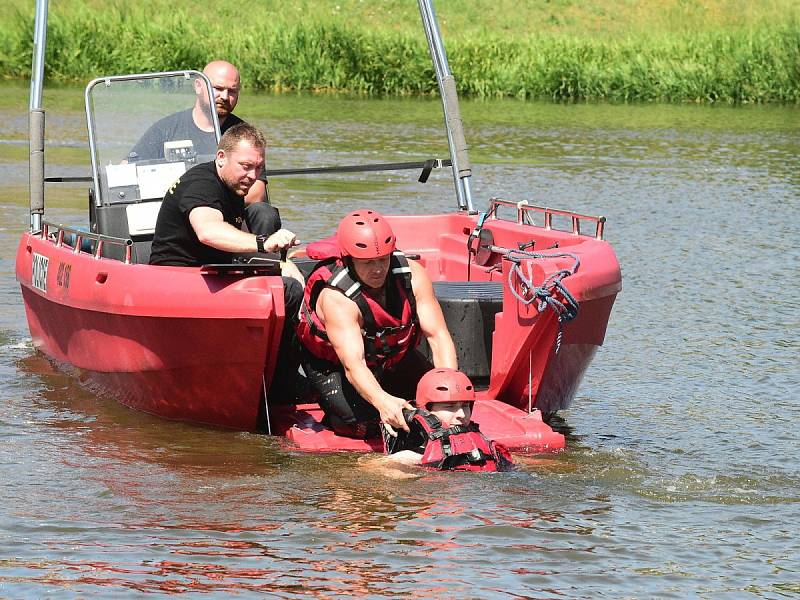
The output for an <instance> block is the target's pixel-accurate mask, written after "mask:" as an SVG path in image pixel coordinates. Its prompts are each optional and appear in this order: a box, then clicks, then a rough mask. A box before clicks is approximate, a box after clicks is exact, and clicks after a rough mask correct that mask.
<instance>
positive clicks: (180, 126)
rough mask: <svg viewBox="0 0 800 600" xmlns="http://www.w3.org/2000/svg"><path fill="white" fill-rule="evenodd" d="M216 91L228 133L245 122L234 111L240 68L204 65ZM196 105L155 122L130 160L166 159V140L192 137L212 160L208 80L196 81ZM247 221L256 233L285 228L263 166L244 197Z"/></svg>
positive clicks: (204, 157)
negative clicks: (270, 196)
mask: <svg viewBox="0 0 800 600" xmlns="http://www.w3.org/2000/svg"><path fill="white" fill-rule="evenodd" d="M203 74H204V75H205V76H206V77H208V80H209V81H210V82H211V87H212V89H213V90H214V109H215V110H216V112H217V119H218V120H219V130H220V134H221V135H225V132H226V131H228V129H230V128H231V127H233V126H234V125H238V124H239V123H244V121H242V119H240V118H239V117H237V116H236V115H235V114H233V109H235V108H236V105H237V103H238V102H239V90H240V87H241V86H240V78H239V70H238V69H237V68H236V67H235V66H234V65H232V64H231V63H229V62H227V61H224V60H215V61H212V62H210V63H208V64H207V65H206V66H205V67H204V68H203ZM194 91H195V104H194V106H193V107H192V108H189V109H186V110H184V111H181V112H178V113H175V114H172V115H168V116H166V117H164V118H163V119H160V120H159V121H157V122H156V123H154V124H153V125H152V126H150V128H149V129H148V130H147V131H146V132H145V133H144V135H143V136H142V137H141V139H140V140H139V141H138V142H137V143H136V145H135V146H134V147H133V149H132V150H131V152H130V154H129V155H128V158H129V161H130V162H136V161H140V160H161V159H163V158H164V143H165V142H170V141H176V140H191V141H192V145H193V148H194V151H195V153H196V154H197V156H198V157H200V159H201V161H202V160H210V159H211V158H212V157H213V155H214V153H215V152H216V151H217V142H216V138H215V137H214V124H213V123H212V122H211V120H210V119H209V115H210V114H211V111H210V106H209V99H208V91H207V89H206V86H205V83H204V82H203V81H202V80H200V79H197V80H196V81H195V82H194ZM244 201H245V222H246V223H247V228H248V229H249V230H250V231H251V232H253V233H259V234H263V235H267V236H269V235H272V234H273V233H275V232H276V231H278V230H280V229H281V227H282V223H281V217H280V213H279V212H278V209H277V208H275V207H274V206H272V205H271V204H270V203H269V193H268V191H267V176H266V173H265V171H264V170H263V169H262V171H261V174H260V175H259V177H258V179H257V180H256V182H255V183H254V184H253V185H252V186H251V188H250V191H249V192H248V193H247V195H246V196H245V198H244Z"/></svg>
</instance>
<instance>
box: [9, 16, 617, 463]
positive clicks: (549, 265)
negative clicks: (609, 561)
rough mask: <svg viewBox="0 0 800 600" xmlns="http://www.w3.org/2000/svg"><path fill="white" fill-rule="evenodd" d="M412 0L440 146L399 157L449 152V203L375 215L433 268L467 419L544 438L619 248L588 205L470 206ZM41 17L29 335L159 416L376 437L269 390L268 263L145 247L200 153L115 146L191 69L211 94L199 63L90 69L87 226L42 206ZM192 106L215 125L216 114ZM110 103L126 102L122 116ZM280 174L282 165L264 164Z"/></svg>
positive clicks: (162, 110)
mask: <svg viewBox="0 0 800 600" xmlns="http://www.w3.org/2000/svg"><path fill="white" fill-rule="evenodd" d="M420 9H421V13H422V16H423V20H424V22H425V29H426V33H427V34H428V35H429V42H430V46H431V53H432V56H433V59H434V64H435V65H436V67H437V77H438V79H439V82H440V89H441V90H442V93H443V96H444V100H443V106H444V112H445V117H446V123H447V130H448V140H449V141H450V142H451V157H450V160H449V161H426V162H424V163H419V164H416V163H414V164H410V165H405V166H411V167H424V168H425V169H427V170H430V169H431V168H434V167H442V166H452V169H453V178H454V182H455V186H456V196H457V200H458V208H457V210H455V211H454V212H452V213H447V214H437V215H413V216H388V219H389V221H390V223H391V225H392V228H393V229H394V231H395V233H396V235H397V238H398V247H400V248H402V249H403V250H404V251H405V252H406V254H407V255H409V256H411V257H412V258H416V259H417V260H419V262H420V263H421V264H422V265H423V266H424V267H425V268H426V270H427V271H428V273H429V274H430V277H431V279H432V281H433V282H434V288H435V290H436V293H437V297H438V298H439V301H440V303H441V305H442V308H443V312H444V314H445V318H446V320H447V322H448V326H449V328H450V330H451V333H452V334H453V338H454V341H455V342H456V347H457V351H458V354H459V364H460V367H461V369H462V370H463V371H465V372H466V373H467V374H468V375H469V376H470V377H471V378H473V380H474V381H476V383H478V384H479V385H481V384H482V385H481V387H482V388H483V389H482V391H481V392H480V393H479V399H478V401H477V402H476V405H475V409H474V413H473V418H474V420H475V421H477V422H478V423H479V424H480V426H481V429H482V431H483V432H484V433H485V434H486V435H487V436H488V437H490V438H492V439H495V440H497V441H499V442H501V443H503V444H504V445H506V446H507V447H509V448H511V449H529V450H533V451H542V450H557V449H560V448H563V447H564V437H563V435H561V434H560V433H556V432H554V431H553V430H552V429H551V428H550V427H549V425H547V420H548V419H549V417H550V416H551V415H553V414H554V413H555V412H557V411H558V410H561V409H565V408H567V407H568V406H569V405H570V403H571V401H572V399H573V398H574V396H575V393H576V391H577V388H578V385H579V384H580V381H581V378H582V376H583V374H584V372H585V371H586V369H587V367H588V366H589V364H590V362H591V360H592V358H593V356H594V353H595V352H596V350H597V348H598V347H599V346H600V345H602V343H603V340H604V337H605V331H606V326H607V323H608V320H609V317H610V313H611V308H612V306H613V303H614V299H615V297H616V295H617V293H618V292H619V291H620V289H621V275H620V270H619V264H618V262H617V259H616V256H615V254H614V251H613V250H612V248H611V246H610V245H609V244H608V243H607V242H605V241H603V228H604V223H605V220H604V219H603V218H602V217H592V216H588V215H581V214H577V213H573V212H569V211H562V210H554V209H547V208H541V207H536V206H532V205H528V204H527V203H525V202H512V201H506V200H502V199H492V200H491V201H490V202H489V203H488V206H487V207H486V209H485V211H483V212H479V211H477V210H475V209H474V208H473V206H472V199H471V192H470V187H469V181H470V176H471V170H470V168H469V162H468V157H467V153H466V145H465V144H464V143H463V133H462V132H461V129H460V117H459V116H458V114H457V113H458V109H457V106H458V104H457V100H456V98H455V86H454V83H453V80H452V75H450V74H449V70H448V68H447V62H446V58H445V57H444V51H443V46H442V44H441V39H440V37H439V33H438V27H437V26H436V22H435V15H434V13H433V8H432V6H431V5H430V2H429V1H428V0H420ZM44 23H46V2H39V4H38V5H37V27H36V31H37V39H36V40H35V45H34V46H35V49H36V53H37V56H36V57H35V61H34V67H35V68H34V77H33V78H32V85H31V227H30V231H29V232H27V233H25V234H24V235H23V236H22V239H21V241H20V244H19V247H18V251H17V259H16V274H17V279H18V281H19V283H20V285H21V288H22V297H23V300H24V303H25V309H26V314H27V318H28V324H29V327H30V331H31V336H32V339H33V343H34V346H35V347H36V348H37V350H39V351H41V352H43V353H44V354H45V355H46V356H48V357H49V358H51V359H52V360H54V361H56V362H57V363H59V364H61V365H64V366H65V367H67V368H71V369H74V370H76V371H77V372H78V373H79V374H80V376H81V377H82V378H83V379H84V380H86V381H88V382H90V383H91V384H92V385H95V386H97V387H98V388H99V389H102V390H103V391H105V392H106V393H108V394H111V395H112V396H114V397H115V398H117V399H118V400H119V401H120V402H121V403H123V404H125V405H127V406H130V407H132V408H135V409H137V410H142V411H146V412H149V413H152V414H155V415H159V416H162V417H165V418H168V419H177V420H184V421H190V422H195V423H202V424H207V425H212V426H218V427H226V428H232V429H237V430H247V431H255V430H259V429H266V430H268V432H269V433H272V434H275V435H282V436H285V437H286V438H288V439H289V440H291V441H292V442H293V443H294V444H296V446H297V447H299V448H301V449H304V450H312V451H328V450H361V451H368V450H376V449H380V440H377V439H376V440H368V441H360V440H351V439H347V438H342V437H339V436H336V435H335V434H334V433H333V432H332V431H330V430H327V429H326V428H324V427H323V426H322V425H321V424H320V421H321V411H320V409H319V407H318V406H317V405H316V404H314V403H313V402H311V400H313V399H311V398H309V399H306V400H309V402H302V403H300V404H286V403H285V402H286V399H285V398H284V399H279V398H270V397H269V394H268V390H269V389H270V383H271V381H272V379H273V377H274V376H276V374H275V373H274V370H275V363H276V357H277V353H278V346H279V339H280V332H281V329H282V327H283V322H284V317H285V315H284V307H283V295H282V283H281V279H280V277H277V276H276V274H277V271H276V270H275V267H274V265H264V264H261V265H216V266H213V265H212V266H206V267H200V268H190V267H162V266H150V265H148V264H147V260H148V257H149V245H150V242H151V240H152V233H153V228H154V225H155V216H156V215H157V212H158V208H159V205H160V199H161V198H162V197H163V194H164V192H165V190H166V188H167V187H168V186H169V184H170V183H171V182H172V181H173V180H174V179H175V177H177V176H179V175H180V173H182V172H184V171H185V170H186V169H187V168H190V167H191V166H192V164H194V163H197V162H202V161H203V160H204V157H203V156H202V155H198V154H197V153H196V152H195V151H194V149H193V147H192V143H191V141H188V140H173V141H170V142H169V143H165V144H164V155H163V156H161V157H159V158H158V159H157V160H151V161H139V162H135V161H130V160H126V155H125V152H126V151H127V149H128V148H130V147H132V146H133V144H134V142H135V141H136V139H137V137H138V136H139V135H141V132H142V131H144V129H146V128H147V126H149V125H151V124H152V123H154V122H156V121H157V120H158V119H159V118H161V117H163V116H164V115H166V114H169V112H174V111H176V110H181V109H185V108H186V107H187V106H188V107H191V106H192V105H193V103H194V99H195V96H194V93H195V92H194V87H195V82H198V81H199V82H200V84H201V85H205V86H207V87H206V90H207V93H209V94H212V93H213V92H212V91H211V86H210V83H209V82H208V80H207V79H206V78H205V77H204V76H203V75H202V74H201V73H198V72H193V71H185V72H184V71H182V72H171V73H154V74H145V75H129V76H118V77H104V78H101V79H97V80H95V81H93V82H91V83H90V84H89V85H88V86H87V91H86V107H87V111H86V112H87V121H88V127H89V142H90V149H91V156H92V170H93V173H92V176H91V177H90V178H86V179H87V180H88V181H91V184H92V186H91V189H90V219H89V221H90V227H89V229H88V230H86V231H83V230H79V229H75V228H71V227H66V226H63V225H60V224H56V223H52V222H48V221H46V220H44V219H43V216H44V181H45V178H44V162H43V148H44V143H43V141H44V112H43V110H42V109H41V78H42V71H41V60H42V58H43V55H44V31H45V26H44ZM39 54H40V55H39ZM37 65H38V67H37ZM148 94H149V95H150V96H149V97H148ZM143 99H146V101H143ZM154 107H155V108H156V109H157V111H156V112H155V113H154V112H153V111H154ZM209 110H210V111H211V113H212V114H209V115H208V117H209V119H210V120H211V121H212V122H213V123H214V126H215V131H214V132H213V134H214V136H215V138H214V139H215V140H216V139H218V137H219V129H218V123H217V120H216V115H215V114H213V110H211V109H209ZM120 114H125V115H127V116H126V119H125V120H124V121H121V120H120ZM371 167H374V165H372V166H371ZM393 167H395V168H396V167H398V165H393ZM348 169H350V170H352V167H348ZM370 170H372V169H370ZM309 171H313V169H312V170H309V169H305V170H300V171H299V172H302V173H308V172H309ZM280 174H286V173H285V172H284V173H277V172H272V173H271V174H270V175H271V176H276V175H280ZM60 179H62V180H63V178H60ZM53 180H59V178H51V179H50V181H53ZM326 243H327V244H330V243H331V242H330V240H328V241H327V242H326V241H320V242H318V243H316V244H310V245H309V247H308V250H307V253H306V256H305V257H300V258H299V260H298V262H299V263H300V265H301V267H304V268H309V267H310V266H312V265H313V263H314V260H315V258H314V257H315V252H318V251H320V247H321V246H322V247H324V245H325V244H326ZM280 375H284V374H280Z"/></svg>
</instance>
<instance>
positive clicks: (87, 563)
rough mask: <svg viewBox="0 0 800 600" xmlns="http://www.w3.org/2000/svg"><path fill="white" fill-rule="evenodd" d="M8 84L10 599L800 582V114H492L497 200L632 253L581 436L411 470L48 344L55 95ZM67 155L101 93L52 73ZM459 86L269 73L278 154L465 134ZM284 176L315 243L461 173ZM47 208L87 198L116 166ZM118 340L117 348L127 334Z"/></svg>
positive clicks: (484, 145) (405, 151) (739, 586)
mask: <svg viewBox="0 0 800 600" xmlns="http://www.w3.org/2000/svg"><path fill="white" fill-rule="evenodd" d="M0 89H2V90H3V92H4V93H3V94H2V100H0V114H2V117H3V118H2V120H0V175H2V181H3V189H1V190H0V213H2V218H1V219H0V403H1V405H2V409H0V478H2V482H3V485H2V487H0V506H2V510H1V511H0V548H2V555H0V597H8V598H22V597H29V598H33V597H47V598H74V597H87V596H90V595H91V596H99V597H103V598H112V597H129V596H131V595H132V594H135V593H137V592H138V593H148V594H161V593H179V592H184V593H190V594H194V595H197V596H203V597H213V596H222V595H223V594H231V593H234V594H238V595H240V596H245V597H246V596H250V595H255V594H256V593H260V594H262V595H267V596H270V597H281V598H303V597H320V596H331V595H336V596H341V597H359V598H361V597H366V598H384V597H401V596H402V597H418V598H431V597H464V598H520V597H525V598H529V597H530V598H588V597H606V598H646V597H659V598H685V597H704V598H749V597H752V598H784V597H797V596H798V595H800V560H799V559H798V557H799V556H800V542H798V538H797V536H798V533H797V532H798V531H800V460H799V459H798V450H800V445H799V444H798V440H800V434H798V422H800V404H798V397H800V383H799V382H798V372H799V371H800V368H799V367H800V361H798V350H799V349H800V348H799V347H800V342H799V339H798V338H799V336H798V331H799V329H800V328H799V327H798V314H800V310H798V309H800V303H798V300H797V296H795V291H796V285H795V284H794V283H795V281H796V279H797V276H798V270H797V264H798V258H799V257H798V250H797V242H798V234H797V232H798V227H799V226H800V213H799V212H798V196H800V109H798V108H792V107H789V108H775V107H744V108H709V107H696V106H679V107H674V106H672V107H665V106H593V105H588V106H587V105H570V106H553V105H547V104H536V103H520V102H515V101H496V102H495V101H493V102H467V103H464V106H463V107H462V111H463V116H464V120H465V123H466V127H467V132H466V133H467V139H468V141H469V142H470V146H471V157H472V159H473V161H474V163H475V164H474V177H473V181H474V191H475V198H476V203H477V205H478V206H479V207H483V206H485V204H486V201H487V199H488V198H489V197H490V196H500V197H504V198H508V199H514V200H528V201H530V202H532V203H536V204H542V205H547V206H553V207H562V208H570V209H573V210H577V211H581V212H588V213H591V214H602V215H605V216H606V217H607V218H608V223H607V229H606V238H607V239H608V240H609V241H610V242H611V243H612V244H613V246H614V248H615V249H616V252H617V254H618V257H619V260H620V263H621V265H622V271H623V286H624V289H623V292H622V293H621V294H620V296H619V297H618V299H617V303H616V305H615V308H614V311H613V313H612V318H611V322H610V326H609V330H608V335H607V338H606V343H605V345H604V346H603V347H602V348H601V349H600V350H599V352H598V353H597V356H596V359H595V361H594V363H593V364H592V366H591V367H590V368H589V370H588V372H587V374H586V377H585V379H584V381H583V384H582V385H581V388H580V389H579V392H578V397H577V398H576V401H575V403H574V404H573V406H572V407H571V409H570V410H568V411H566V412H564V413H563V414H562V416H563V417H564V419H565V428H566V430H567V431H568V443H567V449H566V451H564V452H561V453H559V454H555V455H543V456H529V457H523V460H522V462H523V464H522V465H521V467H520V468H519V469H518V470H516V471H514V472H512V473H506V474H494V475H476V474H429V475H426V476H423V477H419V478H414V479H410V480H409V479H403V480H398V479H393V478H389V477H387V476H385V475H383V474H381V473H380V472H379V471H376V470H375V469H374V468H373V467H374V465H373V464H372V463H371V461H370V460H369V459H365V458H364V457H359V456H357V455H351V454H336V455H313V454H302V453H298V452H295V451H292V449H291V448H288V447H286V446H285V445H283V444H281V443H280V441H279V440H276V439H271V438H268V437H264V436H258V435H252V434H243V433H232V432H226V431H217V430H213V429H208V428H202V427H196V426H191V425H185V424H180V423H172V422H167V421H164V420H160V419H157V418H154V417H151V416H148V415H145V414H141V413H137V412H133V411H131V410H128V409H126V408H124V407H122V406H121V405H119V404H118V403H116V402H115V401H114V399H113V398H107V397H102V396H99V395H97V394H95V393H93V392H92V391H91V390H89V389H87V388H85V387H84V386H83V385H82V383H81V381H80V380H79V379H78V378H77V377H74V376H73V375H70V374H68V373H64V372H61V371H59V370H57V369H55V368H54V367H53V366H52V365H51V364H50V363H49V362H48V361H47V360H45V359H44V358H42V357H41V356H40V355H37V353H36V352H34V351H33V349H32V346H31V342H30V337H29V333H28V330H27V325H26V321H25V315H24V310H23V307H22V301H21V296H20V291H19V286H18V285H17V283H16V281H15V279H14V253H15V250H16V244H17V242H18V239H19V234H20V233H21V232H22V231H23V229H24V228H25V227H26V226H27V222H28V216H27V189H26V186H27V183H26V181H27V179H26V178H27V167H26V162H25V161H26V160H27V142H26V136H27V118H26V108H27V101H26V93H27V90H26V89H24V88H23V87H20V86H16V85H9V84H3V85H2V86H0ZM45 106H46V107H48V108H49V113H48V128H47V135H48V140H49V143H48V150H47V153H46V155H47V158H48V167H47V174H48V175H83V174H86V173H88V152H87V150H86V147H85V143H86V142H85V133H84V126H83V115H82V113H81V90H78V89H73V88H65V89H59V90H55V91H53V92H48V93H46V95H45ZM440 112H441V111H440V106H439V104H438V102H437V101H434V100H359V99H352V98H336V97H329V96H264V95H253V94H250V95H247V94H245V98H243V99H242V102H241V103H240V107H239V110H237V113H239V114H240V115H241V116H243V117H245V118H248V119H249V120H251V121H253V122H255V123H256V124H258V125H260V126H263V128H264V129H265V130H266V131H267V132H268V135H269V138H270V141H271V147H270V150H269V152H268V164H269V166H270V167H272V168H287V167H295V166H323V165H329V164H351V163H360V162H383V161H408V160H417V159H424V158H429V157H434V156H439V157H442V156H444V153H445V151H446V146H445V144H444V143H443V142H442V140H443V139H444V137H443V131H442V127H441V125H440ZM416 175H417V174H416V173H391V174H386V173H384V174H370V175H363V176H362V175H347V176H329V177H324V178H310V177H294V178H288V177H287V178H281V179H278V178H275V179H273V181H272V183H271V188H272V196H273V200H274V202H275V204H277V205H278V206H280V207H281V209H282V215H283V218H284V223H285V225H286V226H288V227H290V228H292V229H294V230H295V231H297V232H298V233H299V235H300V237H301V238H303V239H310V238H312V237H315V236H320V235H325V234H328V233H329V232H331V231H332V228H333V225H334V224H335V222H336V221H337V219H338V217H339V216H341V215H342V214H343V213H344V212H345V211H347V210H348V209H351V208H355V207H359V206H371V207H374V208H377V209H378V210H382V211H385V212H389V213H414V212H422V211H431V210H432V211H441V210H448V209H450V208H452V207H453V206H454V204H455V201H454V199H453V193H452V181H451V179H450V176H449V175H448V174H446V173H434V174H433V175H432V176H431V180H430V181H429V182H428V183H427V184H425V185H422V184H419V183H417V182H416ZM47 192H48V196H47V203H48V212H47V218H48V219H49V220H54V221H62V222H66V223H70V224H82V223H85V221H86V215H85V206H86V202H87V201H86V186H85V185H62V186H60V187H59V186H57V185H56V184H53V185H50V186H49V187H48V190H47ZM96 351H97V352H102V351H103V349H102V348H97V349H96Z"/></svg>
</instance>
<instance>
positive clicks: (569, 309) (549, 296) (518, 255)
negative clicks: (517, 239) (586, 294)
mask: <svg viewBox="0 0 800 600" xmlns="http://www.w3.org/2000/svg"><path fill="white" fill-rule="evenodd" d="M563 257H568V258H571V259H573V260H574V261H575V262H574V264H573V265H572V267H571V268H569V269H561V270H559V271H556V272H555V273H553V274H552V275H550V276H549V277H547V278H546V279H545V280H544V281H543V282H542V285H540V286H536V285H534V284H533V280H531V279H528V278H527V277H526V276H525V273H523V271H522V267H521V263H522V261H523V260H526V259H530V258H563ZM506 258H507V259H508V260H509V261H511V262H512V263H514V266H513V267H511V268H510V269H509V271H508V286H509V289H510V290H511V293H512V294H514V297H515V298H516V299H517V300H519V301H520V302H522V303H523V304H524V305H526V306H528V305H530V304H532V303H533V302H534V301H535V302H537V305H536V309H537V310H538V311H539V312H540V313H542V312H544V310H545V308H547V307H550V308H551V309H552V310H553V312H555V313H556V316H557V317H558V337H557V338H556V354H558V352H559V350H561V336H562V334H563V331H564V323H566V322H567V321H571V320H572V319H574V318H575V317H577V316H578V301H577V300H575V297H574V296H573V295H572V294H571V293H570V292H569V290H568V289H567V288H566V286H565V285H564V283H563V280H564V278H565V277H569V276H570V275H573V274H574V273H575V272H576V271H577V270H578V267H579V266H580V264H581V260H580V258H579V257H578V256H577V255H575V254H572V253H571V252H562V253H558V254H542V253H541V252H525V251H524V250H509V251H508V254H507V255H506ZM514 274H516V276H517V278H518V279H519V281H520V282H521V283H522V285H523V286H524V287H525V288H527V290H528V294H529V297H527V298H526V297H524V296H523V295H522V294H520V293H519V292H517V290H516V288H515V287H514V279H513V278H514Z"/></svg>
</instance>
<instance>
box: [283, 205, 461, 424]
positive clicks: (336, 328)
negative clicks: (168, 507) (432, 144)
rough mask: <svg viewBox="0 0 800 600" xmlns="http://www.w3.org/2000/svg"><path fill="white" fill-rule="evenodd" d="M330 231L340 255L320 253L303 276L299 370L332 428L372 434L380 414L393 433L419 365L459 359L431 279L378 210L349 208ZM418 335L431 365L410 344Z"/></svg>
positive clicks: (450, 364)
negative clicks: (398, 241)
mask: <svg viewBox="0 0 800 600" xmlns="http://www.w3.org/2000/svg"><path fill="white" fill-rule="evenodd" d="M336 236H337V240H338V250H339V253H338V255H336V256H330V257H327V258H325V259H323V260H322V261H321V262H320V263H319V264H318V265H317V266H316V267H315V269H314V271H313V272H312V273H311V274H310V275H309V277H308V279H307V282H306V287H305V296H304V300H303V309H302V311H301V312H302V315H301V319H300V323H299V325H298V328H297V334H298V338H299V339H300V342H301V343H302V346H303V348H304V359H303V370H304V371H305V373H306V375H307V376H308V380H309V382H310V384H311V386H312V388H313V389H314V390H316V391H317V392H318V393H319V395H320V401H319V402H320V406H321V407H322V409H323V410H324V411H325V421H324V423H325V424H326V425H327V426H329V427H331V428H332V429H333V430H334V431H335V432H336V433H338V434H340V435H346V436H348V437H359V438H368V437H373V436H377V435H379V432H380V431H379V427H378V425H379V423H382V424H383V425H384V426H386V430H387V431H388V432H389V434H390V435H395V433H396V431H395V430H397V429H403V430H405V431H408V424H407V423H406V420H405V418H404V416H403V409H407V410H410V409H412V408H413V407H412V406H411V405H410V404H409V403H408V401H407V399H408V398H413V397H414V394H415V388H416V385H417V382H418V381H419V379H420V378H421V377H422V375H424V374H425V373H426V372H427V371H429V370H430V369H431V368H433V367H434V366H436V367H449V368H457V366H458V364H457V358H456V351H455V346H454V345H453V340H452V338H451V337H450V332H449V331H448V330H447V325H446V324H445V321H444V316H443V315H442V310H441V307H440V306H439V303H438V301H437V300H436V297H435V295H434V293H433V285H432V284H431V280H430V278H429V277H428V274H427V273H426V272H425V269H424V268H423V267H422V266H421V265H419V264H418V263H416V262H415V261H413V260H409V259H407V258H406V256H405V255H404V254H403V253H402V252H401V251H399V250H397V249H396V237H395V235H394V232H393V231H392V228H391V227H390V226H389V223H388V222H387V221H386V219H385V218H384V217H383V216H381V215H380V214H378V213H377V212H375V211H372V210H366V209H365V210H357V211H354V212H352V213H350V214H348V215H347V216H345V217H344V218H343V219H342V220H341V222H340V223H339V228H338V230H337V233H336ZM421 335H423V336H425V338H426V340H427V341H428V344H429V345H430V347H431V351H432V354H433V356H432V358H433V365H431V363H430V362H429V361H428V360H427V359H426V358H424V357H423V356H422V355H421V354H420V353H419V352H417V351H416V350H415V348H416V346H417V344H418V343H419V340H420V336H421Z"/></svg>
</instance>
